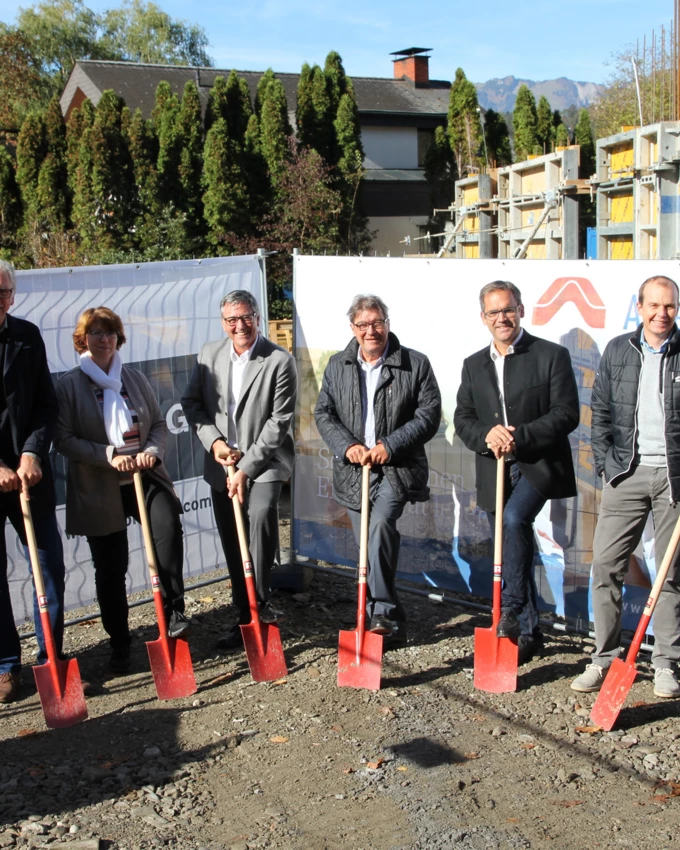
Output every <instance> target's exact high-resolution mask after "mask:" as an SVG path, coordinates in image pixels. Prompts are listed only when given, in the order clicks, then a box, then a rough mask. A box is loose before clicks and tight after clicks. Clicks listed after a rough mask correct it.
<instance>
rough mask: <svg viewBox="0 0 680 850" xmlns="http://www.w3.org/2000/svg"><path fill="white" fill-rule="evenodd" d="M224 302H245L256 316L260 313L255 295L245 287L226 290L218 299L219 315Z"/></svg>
mask: <svg viewBox="0 0 680 850" xmlns="http://www.w3.org/2000/svg"><path fill="white" fill-rule="evenodd" d="M225 304H247V305H248V306H249V307H250V309H251V310H252V311H253V313H254V314H255V315H256V316H259V315H260V307H259V305H258V303H257V301H256V300H255V296H254V295H251V293H250V292H248V290H247V289H234V290H232V291H231V292H228V293H227V294H226V295H225V296H224V298H223V299H222V300H221V301H220V315H222V308H223V307H224V305H225Z"/></svg>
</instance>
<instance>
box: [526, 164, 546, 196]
mask: <svg viewBox="0 0 680 850" xmlns="http://www.w3.org/2000/svg"><path fill="white" fill-rule="evenodd" d="M520 179H521V188H520V194H521V195H536V194H538V193H539V192H545V189H546V186H545V166H543V165H541V166H539V167H538V168H528V169H527V170H526V171H522V172H521V178H520Z"/></svg>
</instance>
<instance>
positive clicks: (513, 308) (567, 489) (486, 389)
mask: <svg viewBox="0 0 680 850" xmlns="http://www.w3.org/2000/svg"><path fill="white" fill-rule="evenodd" d="M479 303H480V306H481V308H482V321H483V322H484V324H485V325H486V326H487V328H488V329H489V331H490V333H491V336H492V340H491V345H490V346H486V347H485V348H483V349H482V350H481V351H478V352H477V353H476V354H473V355H472V356H471V357H468V358H467V359H466V360H465V362H464V363H463V375H462V378H461V385H460V388H459V390H458V398H457V405H456V412H455V414H454V417H453V422H454V426H455V429H456V433H457V434H458V436H459V437H460V438H461V440H462V441H463V442H464V443H465V445H466V446H467V447H468V448H469V449H471V450H472V451H473V452H475V453H476V458H475V461H476V471H477V504H478V505H479V507H480V508H481V509H482V510H484V511H486V512H487V513H488V514H490V515H492V516H493V515H494V513H495V507H496V467H497V460H498V459H499V458H501V457H504V458H505V459H506V464H505V470H506V472H505V507H504V510H503V585H504V586H503V592H502V597H501V618H500V621H499V623H498V627H497V634H498V636H499V637H511V638H517V639H518V644H519V662H520V663H524V662H525V661H528V660H529V659H530V658H531V657H533V655H534V654H535V653H536V652H537V651H539V650H540V649H541V648H542V645H543V637H542V635H541V631H540V628H539V626H538V609H537V604H536V584H535V581H534V569H533V564H534V530H533V522H534V520H535V519H536V516H537V515H538V513H539V511H540V510H541V508H542V507H543V506H544V505H545V503H546V501H547V500H548V499H565V498H568V497H569V496H575V495H576V480H575V476H574V465H573V462H572V458H571V449H570V447H569V439H568V435H569V434H570V433H571V431H573V430H574V429H575V428H576V426H577V425H578V422H579V400H578V391H577V388H576V380H575V378H574V372H573V369H572V366H571V358H570V356H569V352H568V351H567V349H566V348H564V346H562V345H556V344H555V343H553V342H548V341H547V340H544V339H539V338H538V337H535V336H532V335H531V334H530V333H527V331H526V330H524V329H523V328H522V327H521V319H522V318H523V317H524V306H523V304H522V296H521V293H520V291H519V289H518V288H517V287H516V286H515V285H514V284H513V283H509V282H508V281H503V280H496V281H493V282H492V283H489V284H487V285H486V286H484V287H483V288H482V290H481V292H480V294H479ZM493 527H494V524H493V522H492V523H491V528H492V529H493Z"/></svg>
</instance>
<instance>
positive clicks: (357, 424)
mask: <svg viewBox="0 0 680 850" xmlns="http://www.w3.org/2000/svg"><path fill="white" fill-rule="evenodd" d="M348 316H349V321H350V327H351V329H352V333H353V334H354V339H353V340H352V341H351V342H350V343H349V345H348V346H347V348H345V350H344V351H341V352H340V353H339V354H334V355H333V357H331V359H330V361H329V363H328V366H327V367H326V371H325V373H324V376H323V384H322V387H321V392H320V394H319V400H318V402H317V405H316V410H315V412H314V416H315V419H316V424H317V427H318V429H319V433H320V434H321V437H322V438H323V440H324V442H325V443H326V445H327V446H328V447H329V448H330V449H331V451H332V452H333V455H334V460H333V491H334V496H335V499H336V501H337V502H339V504H341V505H343V506H344V507H346V508H347V510H348V512H349V516H350V519H351V522H352V528H353V530H354V535H355V537H356V539H357V543H358V542H359V532H360V526H361V512H360V508H361V467H362V466H365V465H369V466H370V467H371V476H370V480H371V485H370V500H371V520H370V526H369V540H368V564H369V567H368V601H367V610H366V616H367V618H368V620H369V622H370V629H371V631H375V632H377V633H379V634H382V635H385V641H384V646H385V648H388V647H389V648H393V647H397V646H403V645H405V643H406V626H405V621H406V614H405V612H404V608H403V606H402V605H401V602H400V601H399V599H398V598H397V593H396V590H395V586H394V577H395V573H396V571H397V561H398V559H399V541H400V535H399V532H398V531H397V520H398V519H399V517H400V516H401V515H402V512H403V510H404V506H405V505H406V503H407V502H425V501H427V499H428V498H429V489H428V486H427V480H428V465H427V457H426V456H425V443H427V442H428V441H429V440H431V439H432V438H433V437H434V435H435V434H436V433H437V429H438V428H439V423H440V420H441V396H440V393H439V387H438V386H437V380H436V378H435V376H434V372H433V371H432V367H431V365H430V362H429V360H428V359H427V357H425V355H423V354H420V353H419V352H417V351H413V350H412V349H410V348H405V347H404V346H402V345H401V343H400V342H399V340H398V339H397V337H396V336H395V335H394V334H393V333H391V332H390V320H389V316H388V310H387V306H386V304H385V303H384V302H383V301H382V299H380V298H378V297H377V296H375V295H357V297H356V298H355V299H354V301H353V302H352V306H351V307H350V308H349V311H348Z"/></svg>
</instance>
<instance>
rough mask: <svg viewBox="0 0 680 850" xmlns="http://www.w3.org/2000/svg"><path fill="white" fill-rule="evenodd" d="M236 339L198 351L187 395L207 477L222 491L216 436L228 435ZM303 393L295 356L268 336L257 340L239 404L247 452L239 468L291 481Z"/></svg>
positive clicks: (241, 442) (239, 429)
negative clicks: (296, 420) (298, 407)
mask: <svg viewBox="0 0 680 850" xmlns="http://www.w3.org/2000/svg"><path fill="white" fill-rule="evenodd" d="M230 352H231V340H230V339H228V338H225V339H223V340H220V341H219V342H208V343H206V344H205V345H204V346H203V349H202V351H201V353H200V354H199V355H198V362H197V363H196V365H195V366H194V370H193V372H192V373H191V377H190V379H189V383H188V385H187V388H186V390H185V392H184V395H183V396H182V407H183V408H184V413H185V415H186V417H187V420H188V421H189V424H190V425H193V427H194V428H196V433H197V434H198V438H199V440H200V441H201V443H202V444H203V448H204V449H205V461H204V469H203V477H204V478H205V480H206V481H207V482H208V484H210V486H211V487H212V488H213V489H215V490H218V491H222V490H224V489H225V487H226V477H225V470H224V467H223V466H222V465H221V464H219V463H217V461H216V460H215V459H214V457H213V454H212V451H211V447H212V444H213V443H214V442H215V440H219V439H222V440H225V441H226V439H227V433H228V403H229V377H230V374H229V373H230V369H231V358H230ZM296 392H297V374H296V370H295V361H294V360H293V358H292V357H291V356H290V354H289V353H288V352H287V351H284V349H283V348H280V347H279V346H278V345H274V343H273V342H270V341H269V340H268V339H266V338H265V337H263V336H261V335H260V336H259V337H258V339H257V342H256V343H255V348H254V350H253V353H252V356H251V358H250V362H249V363H248V366H247V368H246V372H245V375H244V377H243V384H242V387H241V398H240V399H239V402H238V406H237V408H236V413H235V419H236V435H237V439H238V448H239V450H240V451H241V452H243V457H242V458H241V460H240V461H239V462H238V468H239V469H242V470H243V471H244V472H245V473H246V475H247V476H248V477H249V478H251V479H252V480H254V481H286V480H287V479H288V478H289V476H290V473H291V470H292V468H293V460H294V457H295V447H294V441H293V416H294V414H295V397H296Z"/></svg>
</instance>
